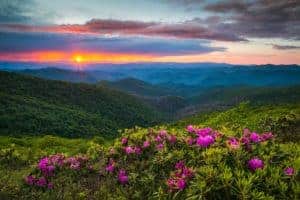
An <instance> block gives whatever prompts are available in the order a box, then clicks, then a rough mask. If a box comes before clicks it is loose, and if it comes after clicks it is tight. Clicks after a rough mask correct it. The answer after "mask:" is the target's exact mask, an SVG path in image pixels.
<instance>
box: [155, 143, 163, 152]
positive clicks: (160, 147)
mask: <svg viewBox="0 0 300 200" xmlns="http://www.w3.org/2000/svg"><path fill="white" fill-rule="evenodd" d="M163 148H164V144H163V143H160V144H158V145H156V149H157V150H159V151H160V150H162V149H163Z"/></svg>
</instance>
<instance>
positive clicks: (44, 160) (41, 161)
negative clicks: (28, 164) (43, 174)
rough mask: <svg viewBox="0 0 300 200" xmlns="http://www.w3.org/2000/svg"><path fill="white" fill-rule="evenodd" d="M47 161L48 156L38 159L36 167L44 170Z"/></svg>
mask: <svg viewBox="0 0 300 200" xmlns="http://www.w3.org/2000/svg"><path fill="white" fill-rule="evenodd" d="M48 162H49V159H48V157H44V158H42V159H41V160H40V161H39V164H38V168H39V169H40V170H41V171H46V170H47V165H48Z"/></svg>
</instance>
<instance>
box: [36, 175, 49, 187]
mask: <svg viewBox="0 0 300 200" xmlns="http://www.w3.org/2000/svg"><path fill="white" fill-rule="evenodd" d="M36 185H37V186H39V187H45V186H46V185H47V180H46V178H45V177H41V178H39V179H38V180H37V182H36Z"/></svg>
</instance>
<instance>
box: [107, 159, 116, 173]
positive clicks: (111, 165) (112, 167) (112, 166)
mask: <svg viewBox="0 0 300 200" xmlns="http://www.w3.org/2000/svg"><path fill="white" fill-rule="evenodd" d="M105 170H106V171H108V172H113V171H114V170H115V162H114V160H113V159H111V160H110V161H109V163H108V165H107V166H106V168H105Z"/></svg>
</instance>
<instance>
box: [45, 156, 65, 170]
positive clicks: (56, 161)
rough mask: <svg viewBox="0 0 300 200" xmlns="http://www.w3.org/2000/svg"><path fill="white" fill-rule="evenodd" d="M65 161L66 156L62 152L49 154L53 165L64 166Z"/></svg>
mask: <svg viewBox="0 0 300 200" xmlns="http://www.w3.org/2000/svg"><path fill="white" fill-rule="evenodd" d="M64 161H65V156H64V155H62V154H55V155H51V156H49V162H50V163H51V164H52V165H56V166H60V167H61V166H63V164H64Z"/></svg>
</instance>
